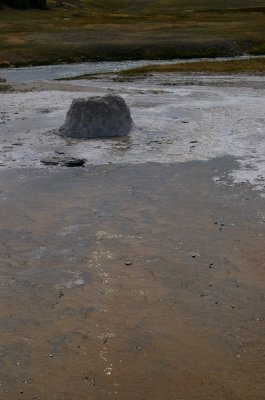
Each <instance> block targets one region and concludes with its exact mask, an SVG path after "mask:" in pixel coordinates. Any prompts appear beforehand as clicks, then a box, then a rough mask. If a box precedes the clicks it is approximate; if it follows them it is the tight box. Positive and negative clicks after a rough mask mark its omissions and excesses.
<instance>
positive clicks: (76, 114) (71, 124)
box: [60, 94, 132, 139]
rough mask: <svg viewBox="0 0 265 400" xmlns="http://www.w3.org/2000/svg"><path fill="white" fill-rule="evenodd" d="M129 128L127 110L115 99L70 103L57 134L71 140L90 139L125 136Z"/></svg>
mask: <svg viewBox="0 0 265 400" xmlns="http://www.w3.org/2000/svg"><path fill="white" fill-rule="evenodd" d="M131 127H132V118H131V114H130V110H129V108H128V106H127V105H126V103H125V101H124V99H123V98H122V97H120V96H116V95H111V94H109V95H106V96H103V97H99V96H96V97H90V98H80V99H75V100H73V102H72V104H71V107H70V109H69V110H68V112H67V115H66V119H65V123H64V124H63V126H62V127H61V128H60V132H61V133H62V134H63V135H65V136H68V137H71V138H78V139H91V138H100V137H115V136H125V135H128V134H129V132H130V130H131Z"/></svg>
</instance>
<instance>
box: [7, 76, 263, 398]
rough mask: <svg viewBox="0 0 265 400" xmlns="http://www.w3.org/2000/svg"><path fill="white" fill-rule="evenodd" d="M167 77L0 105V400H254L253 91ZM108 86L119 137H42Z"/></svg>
mask: <svg viewBox="0 0 265 400" xmlns="http://www.w3.org/2000/svg"><path fill="white" fill-rule="evenodd" d="M174 79H175V80H174ZM174 79H173V77H170V80H169V77H160V78H159V79H156V78H155V77H149V78H147V79H146V80H141V81H133V82H112V81H109V80H108V79H102V81H100V84H99V82H98V81H89V82H87V81H85V82H81V81H80V82H72V83H67V84H66V83H63V84H61V83H58V84H57V83H56V84H54V83H38V84H30V85H29V84H27V85H20V86H19V90H20V92H16V93H7V94H4V95H1V105H2V108H1V113H2V115H1V117H2V122H3V123H2V125H1V146H2V167H1V172H0V177H1V187H0V189H1V191H0V220H1V236H0V257H1V270H0V303H1V312H0V330H1V335H0V351H1V358H0V363H1V368H0V393H1V396H0V397H1V398H3V399H7V400H17V399H27V400H29V399H32V400H33V399H35V400H46V399H47V400H48V399H49V400H75V399H80V400H87V399H88V398H89V399H90V398H91V399H95V400H97V399H103V398H104V399H106V398H109V399H124V398H126V399H128V400H142V399H155V400H156V399H157V400H162V399H163V400H164V399H170V400H171V399H175V400H193V399H194V400H210V399H215V400H224V399H227V400H249V399H252V400H263V399H264V392H265V383H264V382H265V368H264V355H265V354H264V344H265V343H264V318H265V315H264V313H265V311H264V310H265V308H264V273H265V270H264V235H265V225H264V222H265V204H264V198H263V191H262V190H263V188H262V179H263V175H262V171H263V166H264V165H265V164H263V163H264V160H265V158H264V155H263V154H262V146H264V143H263V140H264V139H263V136H262V133H263V131H264V119H263V114H262V113H263V110H264V90H265V87H264V83H265V81H264V80H263V79H262V78H258V77H254V78H248V79H246V78H242V77H239V78H222V77H219V78H218V79H217V80H216V78H211V77H204V78H203V77H193V78H185V79H186V80H183V78H177V77H175V78H174ZM214 79H215V80H214ZM61 85H62V86H61ZM17 89H18V87H17ZM110 90H111V91H115V92H119V93H121V94H123V95H124V97H125V98H126V100H127V101H128V103H129V104H130V106H131V109H132V115H133V118H134V121H135V129H134V131H133V132H132V134H131V135H130V137H128V138H126V139H119V140H110V141H103V142H99V141H91V142H88V143H87V142H81V143H78V142H74V141H65V140H64V139H62V138H60V137H59V136H57V135H55V134H54V131H55V130H56V129H57V127H58V126H59V125H60V124H61V123H62V122H63V119H64V116H65V112H66V109H67V108H68V105H69V104H70V102H71V99H72V98H73V97H76V96H77V95H78V96H80V95H82V96H83V95H84V94H89V95H90V94H93V93H105V92H108V91H110ZM15 112H17V113H18V114H15ZM193 146H195V147H193ZM58 149H59V150H60V151H61V152H64V154H63V155H62V154H61V156H63V157H64V156H65V155H68V154H70V155H73V156H79V157H80V156H82V157H85V158H86V159H87V162H86V166H85V167H84V168H63V167H58V166H56V167H47V166H44V165H42V163H41V162H40V159H41V157H43V156H47V155H50V156H52V155H54V156H55V155H56V154H58V153H56V151H58ZM255 189H258V190H255Z"/></svg>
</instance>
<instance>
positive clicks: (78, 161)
mask: <svg viewBox="0 0 265 400" xmlns="http://www.w3.org/2000/svg"><path fill="white" fill-rule="evenodd" d="M85 162H86V160H85V159H84V158H65V159H64V160H63V161H62V165H64V166H66V167H82V166H83V165H84V164H85Z"/></svg>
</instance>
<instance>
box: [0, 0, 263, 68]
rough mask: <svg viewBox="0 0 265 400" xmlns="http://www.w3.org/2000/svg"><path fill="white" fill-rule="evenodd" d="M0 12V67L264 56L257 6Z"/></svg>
mask: <svg viewBox="0 0 265 400" xmlns="http://www.w3.org/2000/svg"><path fill="white" fill-rule="evenodd" d="M49 6H50V9H49V10H45V11H41V10H28V11H19V10H9V9H2V10H0V65H6V66H8V65H10V63H11V64H14V65H23V64H25V65H27V64H33V65H36V64H49V63H58V62H70V61H85V60H122V59H171V58H177V57H182V58H190V57H215V56H228V55H230V56H231V55H238V54H242V53H244V52H248V53H252V54H263V53H264V52H265V35H264V24H265V7H264V4H263V2H262V1H261V0H255V1H250V0H244V1H239V0H229V1H222V2H221V1H217V2H215V4H214V5H213V4H212V2H210V1H209V0H201V1H200V2H196V1H193V0H182V1H178V2H176V1H173V0H167V1H165V0H164V1H158V0H153V1H146V2H140V1H136V2H135V1H134V2H133V1H129V0H128V1H121V0H115V1H109V0H103V1H102V2H100V3H99V2H96V1H92V0H84V1H82V2H79V3H76V2H75V3H73V2H72V3H69V2H68V3H67V2H64V3H62V5H60V6H58V3H55V2H50V3H49Z"/></svg>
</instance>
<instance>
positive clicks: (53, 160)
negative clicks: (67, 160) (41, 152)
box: [40, 158, 59, 165]
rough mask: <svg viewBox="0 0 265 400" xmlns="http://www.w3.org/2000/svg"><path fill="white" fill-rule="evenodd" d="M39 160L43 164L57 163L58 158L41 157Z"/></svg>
mask: <svg viewBox="0 0 265 400" xmlns="http://www.w3.org/2000/svg"><path fill="white" fill-rule="evenodd" d="M40 161H41V163H42V164H44V165H58V164H59V160H58V159H57V158H43V159H42V160H40Z"/></svg>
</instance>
